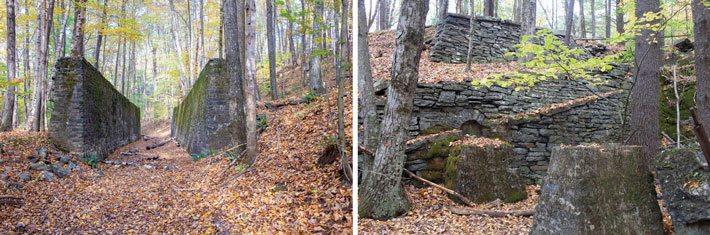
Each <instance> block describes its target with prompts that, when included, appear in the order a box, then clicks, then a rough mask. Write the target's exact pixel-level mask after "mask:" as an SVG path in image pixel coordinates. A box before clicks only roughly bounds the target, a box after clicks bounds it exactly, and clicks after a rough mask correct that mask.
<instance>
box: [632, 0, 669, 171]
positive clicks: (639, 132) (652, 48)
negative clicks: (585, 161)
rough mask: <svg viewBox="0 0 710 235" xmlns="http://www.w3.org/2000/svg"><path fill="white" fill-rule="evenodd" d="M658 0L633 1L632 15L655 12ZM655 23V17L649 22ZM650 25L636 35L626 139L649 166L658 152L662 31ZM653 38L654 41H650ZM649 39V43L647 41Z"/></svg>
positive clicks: (656, 21)
mask: <svg viewBox="0 0 710 235" xmlns="http://www.w3.org/2000/svg"><path fill="white" fill-rule="evenodd" d="M659 5H660V2H659V1H658V0H639V1H637V3H636V15H637V16H642V15H644V14H645V13H646V12H658V11H659ZM649 23H650V24H654V23H658V20H655V21H652V22H649ZM662 33H663V32H662V31H661V32H656V31H653V30H650V29H646V30H642V31H641V33H640V35H638V36H636V50H635V54H634V56H635V61H634V63H635V67H636V73H635V78H634V82H635V84H634V86H633V89H632V91H631V93H632V101H631V104H632V106H631V132H630V135H631V137H630V139H629V143H630V144H632V145H640V146H642V147H643V149H644V154H645V157H646V159H647V160H648V166H649V167H651V159H653V158H654V157H655V156H656V155H657V154H658V146H659V138H658V108H659V107H658V106H659V104H658V100H659V89H660V85H659V83H658V79H659V78H660V76H661V75H660V68H661V67H662V66H663V64H662V63H661V62H662V58H663V57H662V56H663V54H662V52H661V44H660V43H663V35H662ZM654 41H656V42H654ZM649 42H651V43H649Z"/></svg>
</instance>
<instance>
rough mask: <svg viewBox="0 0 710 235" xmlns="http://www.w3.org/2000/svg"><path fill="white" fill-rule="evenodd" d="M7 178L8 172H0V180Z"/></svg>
mask: <svg viewBox="0 0 710 235" xmlns="http://www.w3.org/2000/svg"><path fill="white" fill-rule="evenodd" d="M9 178H10V176H9V175H8V174H5V172H0V180H7V179H9Z"/></svg>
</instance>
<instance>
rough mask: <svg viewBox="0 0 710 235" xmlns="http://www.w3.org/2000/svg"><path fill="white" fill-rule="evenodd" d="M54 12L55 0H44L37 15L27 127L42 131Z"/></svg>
mask: <svg viewBox="0 0 710 235" xmlns="http://www.w3.org/2000/svg"><path fill="white" fill-rule="evenodd" d="M53 14H54V0H42V2H41V3H40V10H39V14H38V16H37V29H38V30H37V44H36V45H37V49H36V58H37V63H36V67H35V82H34V91H33V92H32V108H31V110H30V114H29V115H28V118H27V129H28V130H30V131H40V127H43V126H44V125H42V122H43V120H44V117H43V115H42V110H43V108H42V107H43V100H42V94H43V91H44V85H46V80H47V63H48V61H47V60H48V59H49V58H48V53H47V51H48V50H49V32H50V31H52V25H53V24H52V23H51V22H52V16H53Z"/></svg>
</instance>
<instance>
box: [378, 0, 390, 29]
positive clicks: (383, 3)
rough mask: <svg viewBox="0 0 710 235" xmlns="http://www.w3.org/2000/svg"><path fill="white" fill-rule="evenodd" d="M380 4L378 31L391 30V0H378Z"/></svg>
mask: <svg viewBox="0 0 710 235" xmlns="http://www.w3.org/2000/svg"><path fill="white" fill-rule="evenodd" d="M377 3H378V4H380V5H379V6H378V7H377V9H378V10H379V11H380V12H379V20H378V21H377V30H387V29H389V28H390V3H389V0H378V1H377Z"/></svg>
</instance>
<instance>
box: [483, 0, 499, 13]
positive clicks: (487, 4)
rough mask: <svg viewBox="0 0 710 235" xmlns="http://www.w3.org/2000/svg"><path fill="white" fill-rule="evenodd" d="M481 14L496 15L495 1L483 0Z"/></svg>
mask: <svg viewBox="0 0 710 235" xmlns="http://www.w3.org/2000/svg"><path fill="white" fill-rule="evenodd" d="M483 14H484V15H485V16H490V17H495V16H496V1H495V0H484V2H483Z"/></svg>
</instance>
